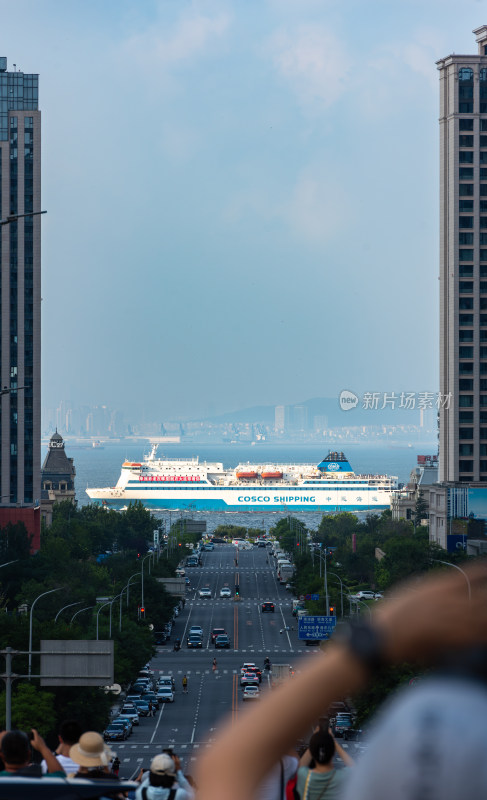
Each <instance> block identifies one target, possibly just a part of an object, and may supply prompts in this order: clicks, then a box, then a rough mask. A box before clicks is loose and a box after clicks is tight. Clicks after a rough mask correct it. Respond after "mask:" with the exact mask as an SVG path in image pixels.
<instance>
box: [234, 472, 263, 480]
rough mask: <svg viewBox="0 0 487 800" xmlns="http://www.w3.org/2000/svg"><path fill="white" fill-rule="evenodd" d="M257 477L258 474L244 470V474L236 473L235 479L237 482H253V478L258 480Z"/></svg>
mask: <svg viewBox="0 0 487 800" xmlns="http://www.w3.org/2000/svg"><path fill="white" fill-rule="evenodd" d="M258 477H259V473H258V472H253V471H252V470H249V471H247V470H246V471H245V472H240V471H239V472H237V478H238V480H239V481H241V480H244V481H253V480H255V478H258Z"/></svg>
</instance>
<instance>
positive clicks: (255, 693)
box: [242, 685, 260, 700]
mask: <svg viewBox="0 0 487 800" xmlns="http://www.w3.org/2000/svg"><path fill="white" fill-rule="evenodd" d="M259 697H260V689H259V687H258V686H252V685H251V686H245V687H244V690H243V692H242V700H258V699H259Z"/></svg>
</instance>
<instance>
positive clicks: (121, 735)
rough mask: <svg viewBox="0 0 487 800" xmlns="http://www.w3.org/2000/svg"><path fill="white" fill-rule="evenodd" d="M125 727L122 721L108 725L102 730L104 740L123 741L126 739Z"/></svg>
mask: <svg viewBox="0 0 487 800" xmlns="http://www.w3.org/2000/svg"><path fill="white" fill-rule="evenodd" d="M127 737H128V733H127V728H126V727H125V725H122V723H121V722H120V723H118V724H112V725H108V727H107V728H106V729H105V730H104V731H103V738H104V740H105V742H117V741H118V742H124V741H125V739H127Z"/></svg>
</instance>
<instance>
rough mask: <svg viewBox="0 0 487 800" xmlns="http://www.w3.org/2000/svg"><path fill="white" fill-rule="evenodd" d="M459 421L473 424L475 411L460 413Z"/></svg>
mask: <svg viewBox="0 0 487 800" xmlns="http://www.w3.org/2000/svg"><path fill="white" fill-rule="evenodd" d="M458 419H459V420H460V422H473V411H459V412H458Z"/></svg>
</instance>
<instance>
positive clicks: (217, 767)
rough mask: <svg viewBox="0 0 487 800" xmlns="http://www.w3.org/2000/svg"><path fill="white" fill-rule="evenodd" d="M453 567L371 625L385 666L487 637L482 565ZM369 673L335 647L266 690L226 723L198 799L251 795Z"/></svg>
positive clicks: (385, 606)
mask: <svg viewBox="0 0 487 800" xmlns="http://www.w3.org/2000/svg"><path fill="white" fill-rule="evenodd" d="M465 571H466V572H467V574H468V576H469V579H470V584H471V588H472V600H471V602H470V603H469V600H468V594H467V586H466V582H465V578H464V576H463V575H461V574H460V573H458V572H457V570H451V571H448V572H446V573H442V574H441V575H438V576H434V577H429V578H427V579H424V580H422V581H419V582H417V583H414V584H412V585H410V586H406V587H405V588H404V589H403V590H402V591H399V592H398V593H397V595H396V596H395V598H394V599H393V600H392V601H389V602H384V603H381V604H380V607H379V608H377V609H376V610H375V611H374V613H373V615H372V624H373V626H374V627H375V628H376V630H377V631H378V633H379V634H380V636H381V637H382V641H383V646H382V653H383V658H384V660H385V661H386V662H388V663H391V664H392V663H398V662H403V661H426V660H429V659H430V658H431V657H433V656H434V655H436V654H437V653H438V652H441V651H443V650H448V649H452V648H460V647H465V646H469V645H471V644H474V643H476V642H486V641H487V565H486V564H484V563H477V564H475V565H474V566H472V567H470V568H466V570H465ZM369 677H370V676H369V675H368V670H367V668H366V667H365V666H364V664H363V663H362V662H361V661H360V660H359V659H357V658H356V657H355V656H354V655H353V654H352V653H351V652H350V651H349V650H348V649H347V647H346V646H344V645H341V644H335V645H332V646H330V647H329V649H328V650H327V652H326V653H324V654H322V655H321V656H317V657H316V658H314V659H313V662H312V663H311V664H310V665H309V667H307V668H306V669H305V670H303V672H302V673H301V674H299V675H297V676H296V677H295V678H293V679H291V680H290V681H288V682H287V683H286V684H285V685H284V686H282V687H280V688H279V689H276V690H275V691H272V692H270V693H269V694H268V695H267V696H266V697H264V698H262V700H261V701H260V703H259V704H256V705H255V706H254V707H253V708H252V710H251V711H249V713H246V714H245V715H243V716H242V718H241V719H240V720H239V721H238V723H237V724H234V725H231V724H227V725H226V726H225V727H224V728H223V730H222V732H221V733H220V735H219V737H218V740H217V742H216V743H215V745H214V747H212V748H211V750H209V751H208V753H206V754H205V755H204V756H203V757H202V759H201V761H200V762H199V765H198V775H197V782H198V787H199V797H198V800H228V797H232V800H249V798H251V797H252V794H253V792H254V791H255V788H256V786H257V785H258V784H259V782H260V781H261V780H262V779H263V777H264V776H265V775H266V773H267V772H269V770H270V769H271V768H272V767H273V765H274V764H275V763H277V761H278V760H279V758H280V757H281V755H282V754H283V753H285V752H286V751H287V750H288V748H289V747H291V746H292V745H293V744H294V743H295V742H296V740H297V739H298V738H299V737H300V736H302V735H303V734H304V733H305V732H306V730H309V727H310V726H311V725H312V724H313V722H314V720H316V718H317V717H318V716H319V715H320V714H323V713H325V712H326V711H327V709H328V707H329V706H330V704H331V703H332V702H333V701H334V700H336V699H338V698H341V697H345V696H347V695H350V694H353V693H355V692H356V691H358V690H359V689H361V688H362V687H363V686H364V685H365V684H366V683H367V679H368V678H369Z"/></svg>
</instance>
